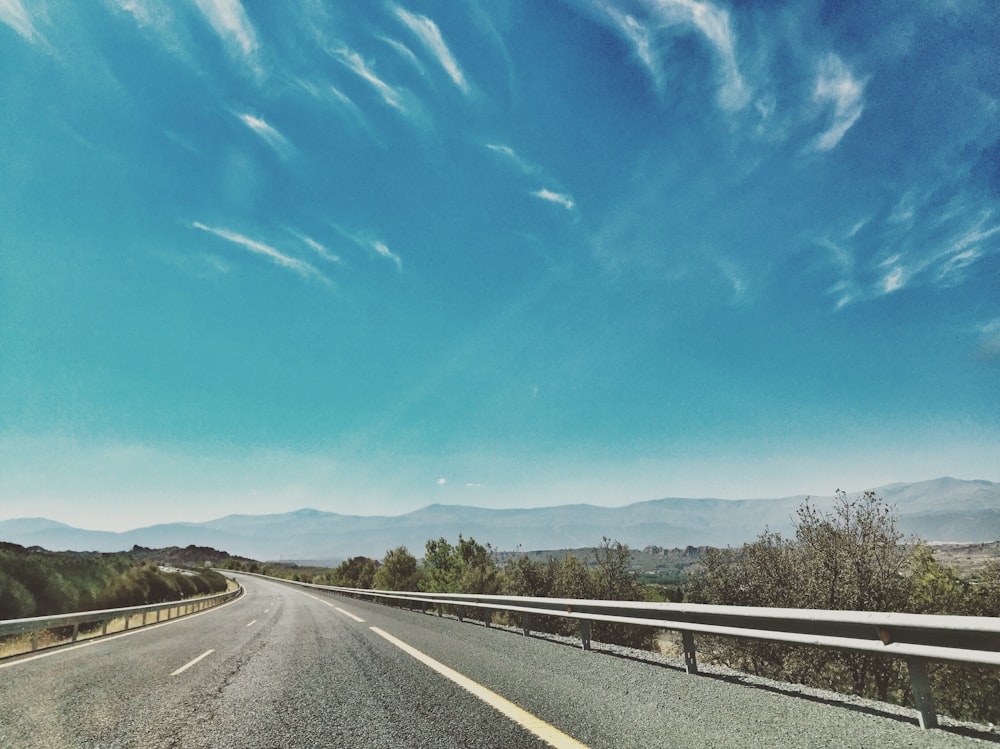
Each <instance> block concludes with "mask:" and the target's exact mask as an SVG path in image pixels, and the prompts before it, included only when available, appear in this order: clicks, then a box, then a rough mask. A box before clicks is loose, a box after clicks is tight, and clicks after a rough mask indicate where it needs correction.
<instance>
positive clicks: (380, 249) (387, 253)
mask: <svg viewBox="0 0 1000 749" xmlns="http://www.w3.org/2000/svg"><path fill="white" fill-rule="evenodd" d="M369 246H370V247H371V248H372V249H373V250H375V252H377V253H378V254H379V255H381V256H382V257H384V258H386V259H387V260H391V261H392V262H394V263H395V264H396V267H397V268H398V269H399V270H403V261H402V260H401V259H400V257H399V255H397V254H396V253H395V252H393V251H392V250H390V249H389V248H388V247H387V246H386V245H385V243H384V242H380V241H378V240H373V241H371V242H369Z"/></svg>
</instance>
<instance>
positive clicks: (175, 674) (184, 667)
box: [170, 648, 215, 676]
mask: <svg viewBox="0 0 1000 749" xmlns="http://www.w3.org/2000/svg"><path fill="white" fill-rule="evenodd" d="M214 652H215V648H212V649H211V650H206V651H205V652H204V653H202V654H201V655H199V656H198V657H197V658H195V659H194V660H193V661H188V662H187V663H185V664H184V665H183V666H181V667H180V668H179V669H177V670H176V671H174V672H173V673H172V674H170V675H171V676H177V675H178V674H182V673H184V672H185V671H187V670H188V669H189V668H191V666H193V665H194V664H195V663H197V662H198V661H200V660H201V659H202V658H207V657H208V656H210V655H211V654H212V653H214Z"/></svg>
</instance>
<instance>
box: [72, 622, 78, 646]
mask: <svg viewBox="0 0 1000 749" xmlns="http://www.w3.org/2000/svg"><path fill="white" fill-rule="evenodd" d="M79 636H80V625H79V624H74V625H73V639H72V640H71V642H76V638H77V637H79Z"/></svg>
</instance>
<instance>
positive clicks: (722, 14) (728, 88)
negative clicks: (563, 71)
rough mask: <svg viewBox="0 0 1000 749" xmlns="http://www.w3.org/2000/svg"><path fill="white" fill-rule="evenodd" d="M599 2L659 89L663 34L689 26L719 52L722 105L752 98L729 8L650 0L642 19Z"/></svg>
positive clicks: (740, 103) (742, 103) (690, 0)
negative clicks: (739, 55) (741, 66)
mask: <svg viewBox="0 0 1000 749" xmlns="http://www.w3.org/2000/svg"><path fill="white" fill-rule="evenodd" d="M596 4H597V7H598V8H599V9H600V11H601V12H602V14H603V15H604V17H605V18H607V19H608V20H609V21H610V22H611V24H612V26H613V27H614V28H615V29H616V30H617V31H618V32H619V33H620V34H621V35H622V36H623V37H624V38H625V40H626V41H628V42H629V44H630V45H631V46H632V49H633V52H634V53H635V56H636V57H637V58H638V60H639V62H640V63H642V65H643V67H644V68H645V69H646V71H647V72H648V74H649V76H650V78H651V79H652V81H653V85H654V87H655V88H656V89H657V91H658V92H659V93H661V94H662V93H663V89H664V86H665V81H666V72H665V70H664V66H663V59H662V53H661V51H660V45H661V44H663V42H662V41H661V38H662V37H663V36H664V32H665V31H666V30H668V29H674V28H676V27H686V28H689V29H692V30H694V31H697V32H698V33H700V34H701V35H702V36H703V37H704V38H705V40H706V41H707V42H708V43H709V44H710V45H711V47H712V50H713V52H714V53H715V57H716V61H717V66H718V70H719V77H720V85H719V92H718V97H717V100H718V104H719V106H720V107H722V108H723V109H726V110H739V109H742V108H743V107H745V106H746V105H747V104H748V103H749V102H750V89H749V87H748V86H747V84H746V81H745V80H744V78H743V75H742V74H741V72H740V68H739V64H738V63H737V61H736V35H735V33H734V32H733V29H732V25H731V24H730V22H729V12H728V11H726V10H725V9H723V8H719V7H717V6H715V5H713V4H712V3H709V2H698V0H646V2H645V6H646V7H647V8H648V14H647V17H646V18H644V19H639V18H636V17H635V16H634V15H632V14H630V13H626V12H624V11H622V10H620V9H619V8H618V7H617V6H616V5H615V4H614V3H612V2H609V1H608V0H597V3H596Z"/></svg>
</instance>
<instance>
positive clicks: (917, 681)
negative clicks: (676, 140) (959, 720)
mask: <svg viewBox="0 0 1000 749" xmlns="http://www.w3.org/2000/svg"><path fill="white" fill-rule="evenodd" d="M906 669H907V671H909V672H910V691H911V692H913V704H914V705H915V706H916V708H917V712H918V714H919V718H920V727H921V728H937V725H938V717H937V711H936V710H935V709H934V696H933V695H932V694H931V682H930V678H929V677H928V675H927V661H926V660H924V659H923V658H907V659H906Z"/></svg>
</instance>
